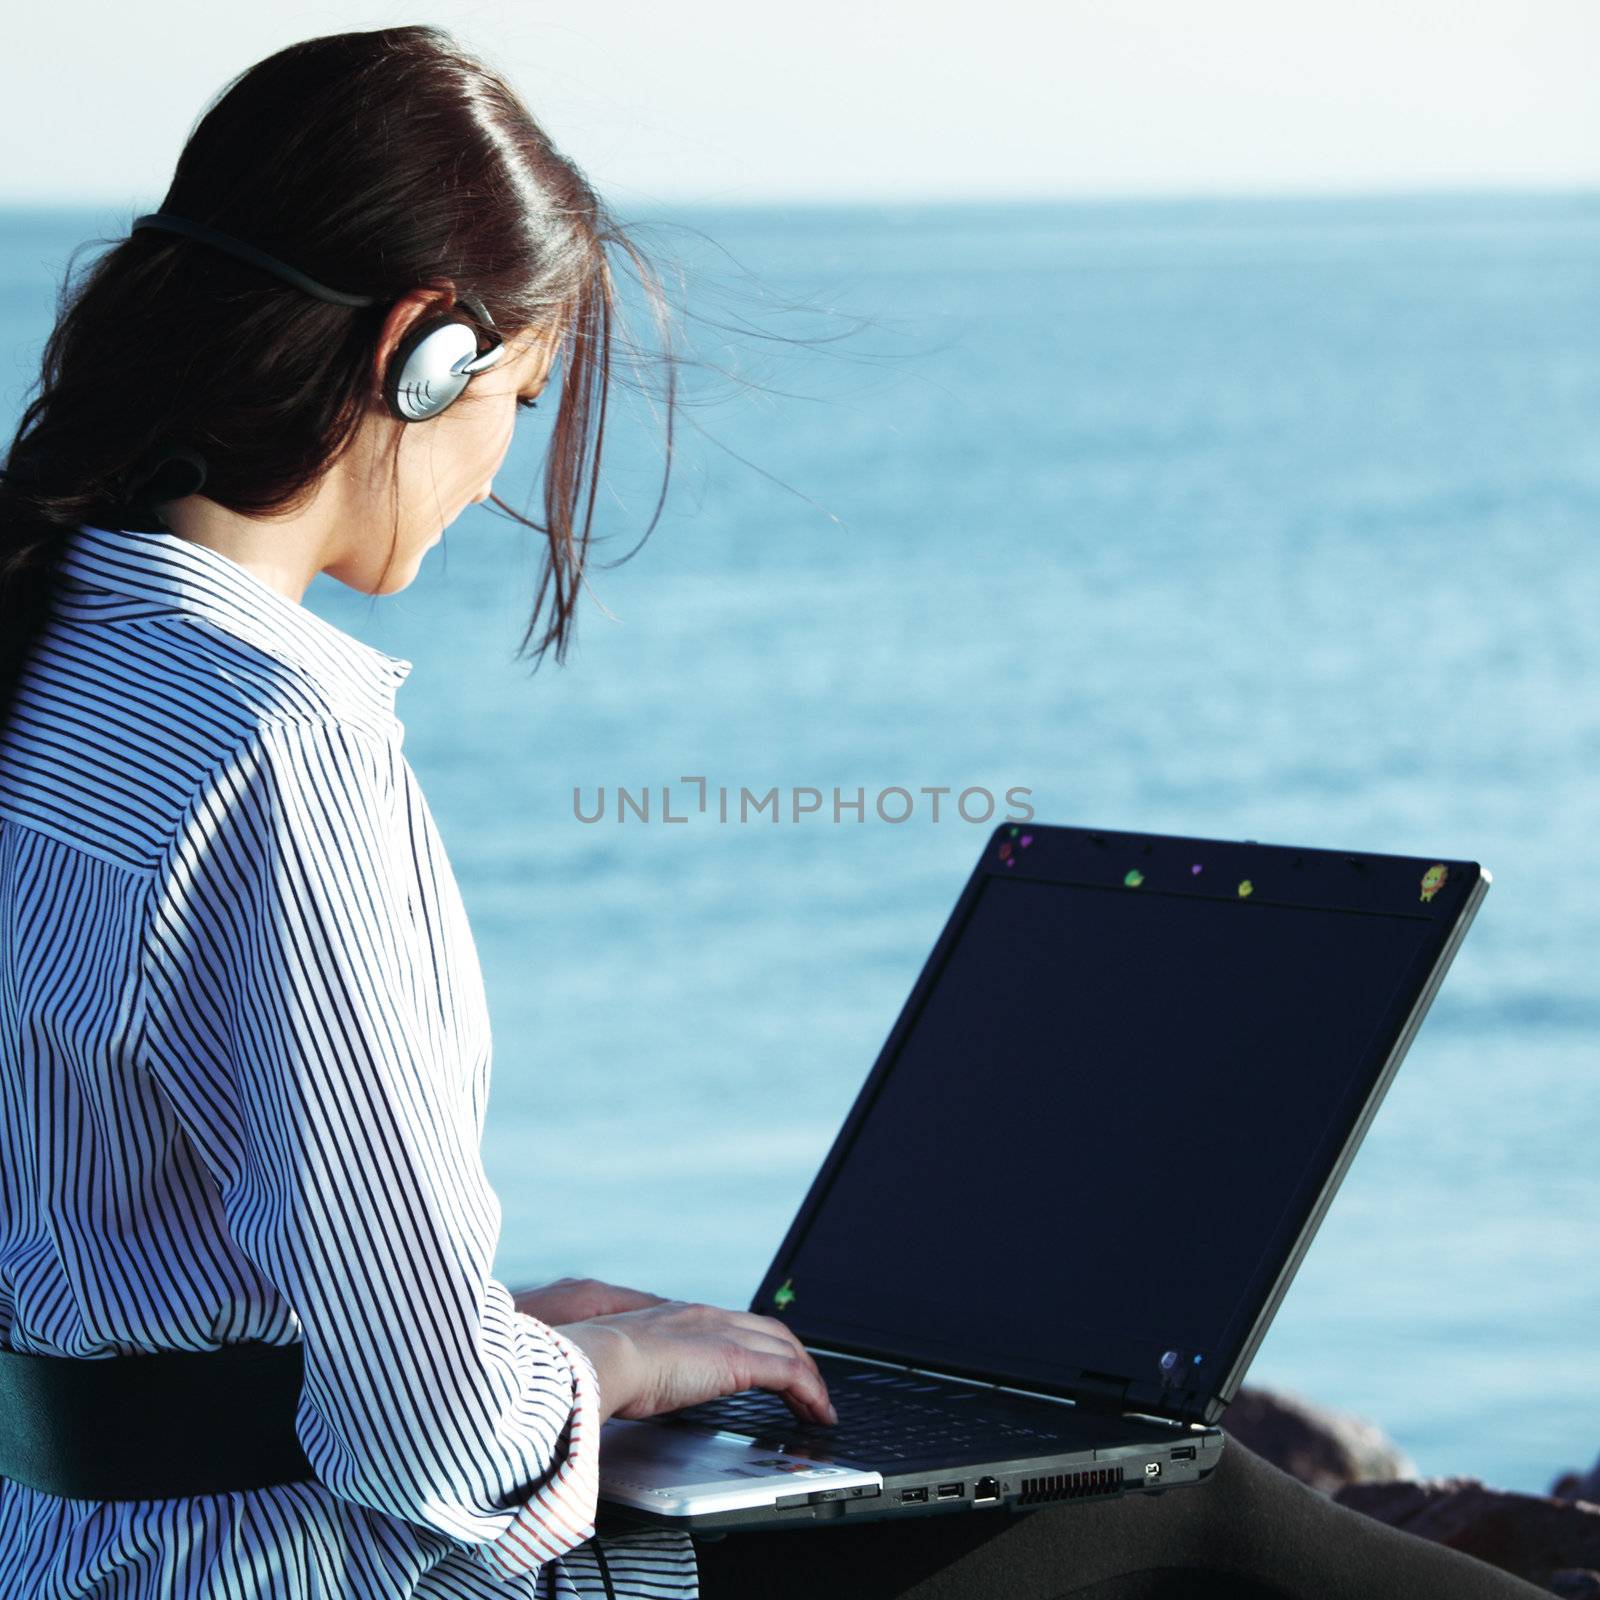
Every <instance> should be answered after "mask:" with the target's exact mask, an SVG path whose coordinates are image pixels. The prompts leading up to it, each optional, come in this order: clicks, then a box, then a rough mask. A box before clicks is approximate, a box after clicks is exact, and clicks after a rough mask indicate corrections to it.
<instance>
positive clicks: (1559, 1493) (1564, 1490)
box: [1550, 1461, 1600, 1505]
mask: <svg viewBox="0 0 1600 1600" xmlns="http://www.w3.org/2000/svg"><path fill="white" fill-rule="evenodd" d="M1550 1493H1551V1494H1553V1495H1554V1496H1555V1497H1556V1499H1557V1500H1588V1501H1590V1502H1591V1503H1593V1504H1594V1505H1600V1461H1596V1462H1595V1464H1594V1465H1593V1466H1592V1467H1590V1468H1589V1470H1588V1471H1587V1472H1563V1473H1562V1474H1561V1476H1560V1477H1559V1478H1557V1479H1556V1481H1555V1482H1554V1483H1552V1484H1551V1485H1550Z"/></svg>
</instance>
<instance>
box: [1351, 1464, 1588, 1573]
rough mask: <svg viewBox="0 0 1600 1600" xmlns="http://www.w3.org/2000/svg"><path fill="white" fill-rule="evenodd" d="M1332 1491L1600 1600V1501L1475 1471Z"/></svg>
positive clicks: (1371, 1511)
mask: <svg viewBox="0 0 1600 1600" xmlns="http://www.w3.org/2000/svg"><path fill="white" fill-rule="evenodd" d="M1333 1498H1334V1499H1335V1500H1337V1501H1338V1502H1339V1504H1340V1505H1344V1506H1349V1507H1351V1509H1353V1510H1355V1511H1360V1512H1362V1513H1364V1514H1365V1515H1366V1516H1369V1517H1376V1518H1377V1519H1378V1521H1380V1522H1387V1523H1389V1524H1391V1525H1392V1526H1393V1527H1396V1528H1404V1529H1405V1530H1406V1532H1407V1533H1414V1534H1417V1535H1419V1536H1420V1537H1421V1538H1424V1539H1434V1540H1437V1541H1438V1543H1440V1544H1447V1545H1449V1546H1450V1547H1451V1549H1453V1550H1464V1551H1465V1552H1466V1553H1467V1554H1468V1555H1472V1556H1477V1557H1478V1559H1479V1560H1480V1561H1487V1562H1489V1563H1490V1564H1491V1565H1493V1566H1496V1567H1503V1568H1504V1569H1505V1570H1506V1571H1507V1572H1514V1573H1516V1574H1517V1576H1518V1577H1521V1578H1526V1579H1527V1580H1528V1581H1529V1582H1530V1583H1536V1584H1538V1585H1539V1586H1540V1587H1541V1588H1546V1589H1550V1590H1552V1592H1553V1593H1556V1594H1561V1595H1566V1596H1569V1597H1571V1600H1600V1505H1591V1504H1589V1503H1588V1502H1586V1501H1582V1500H1576V1501H1574V1500H1560V1499H1557V1498H1556V1497H1555V1496H1553V1495H1539V1494H1521V1493H1518V1492H1516V1491H1514V1490H1510V1489H1491V1488H1488V1487H1487V1486H1486V1485H1485V1484H1483V1483H1480V1482H1479V1481H1478V1480H1477V1479H1476V1478H1431V1479H1425V1480H1423V1481H1422V1482H1420V1483H1406V1482H1395V1483H1381V1482H1369V1483H1350V1484H1346V1485H1345V1486H1344V1487H1343V1488H1342V1489H1340V1490H1338V1492H1337V1493H1335V1495H1334V1497H1333ZM1558 1583H1559V1584H1560V1585H1561V1587H1556V1585H1557V1584H1558Z"/></svg>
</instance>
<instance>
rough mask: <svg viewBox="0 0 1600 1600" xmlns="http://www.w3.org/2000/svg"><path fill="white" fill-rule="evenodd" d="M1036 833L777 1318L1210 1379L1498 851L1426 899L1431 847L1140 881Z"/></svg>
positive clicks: (1032, 1369)
mask: <svg viewBox="0 0 1600 1600" xmlns="http://www.w3.org/2000/svg"><path fill="white" fill-rule="evenodd" d="M1034 831H1035V832H1037V834H1038V835H1039V837H1038V840H1037V843H1038V844H1039V845H1041V846H1043V847H1044V848H1040V849H1039V850H1038V853H1037V854H1036V855H1032V856H1030V857H1029V866H1030V868H1032V869H1033V870H1029V871H1026V872H1023V873H1017V872H1008V871H1002V870H999V865H1000V864H999V863H998V862H996V861H991V862H990V863H989V864H988V865H986V866H981V867H980V870H979V871H978V872H977V873H976V874H975V875H974V879H973V881H972V883H970V884H969V885H968V889H967V892H966V893H965V894H964V895H963V897H962V904H961V905H959V906H958V907H957V911H956V914H955V915H954V916H953V917H952V919H951V924H950V926H949V927H947V929H946V930H945V934H944V936H943V937H942V938H941V941H940V946H939V948H936V950H935V952H934V955H933V957H930V961H929V965H928V967H927V968H926V969H925V970H924V973H923V976H922V978H921V980H919V983H918V987H917V991H916V992H914V994H913V996H912V1000H911V1001H910V1002H908V1005H907V1010H906V1012H905V1013H904V1014H903V1015H902V1017H901V1019H900V1022H899V1023H898V1024H897V1025H896V1029H895V1033H894V1035H892V1036H891V1039H890V1043H889V1045H888V1046H886V1047H885V1055H884V1056H883V1057H882V1058H880V1061H879V1063H878V1066H877V1068H876V1069H875V1071H874V1075H873V1079H872V1080H871V1081H870V1082H869V1085H868V1088H867V1090H866V1091H864V1092H863V1097H862V1100H861V1101H860V1102H858V1105H857V1107H856V1110H855V1112H853V1113H852V1118H851V1121H850V1122H849V1123H847V1125H846V1128H845V1131H844V1132H843V1133H842V1134H841V1136H840V1140H839V1143H838V1144H837V1145H836V1147H835V1151H834V1154H833V1155H832V1156H831V1157H830V1160H829V1163H828V1164H827V1165H825V1166H824V1169H823V1172H822V1173H821V1174H819V1177H818V1181H817V1184H816V1185H815V1186H814V1187H813V1191H812V1195H811V1196H810V1198H809V1199H808V1201H807V1204H806V1207H805V1209H804V1210H803V1211H802V1213H801V1216H800V1217H799V1219H797V1222H796V1224H795V1227H794V1228H793V1229H792V1230H791V1233H790V1237H789V1239H788V1240H786V1241H785V1245H784V1249H783V1251H782V1252H780V1255H779V1258H778V1260H777V1261H776V1262H775V1263H774V1265H773V1268H772V1270H771V1272H769V1274H768V1277H767V1279H766V1280H765V1282H764V1283H763V1286H762V1290H761V1291H760V1292H759V1293H758V1296H757V1300H756V1302H755V1305H754V1308H755V1309H757V1310H761V1311H763V1312H766V1313H768V1314H778V1313H779V1312H781V1313H782V1314H783V1316H784V1317H785V1320H786V1321H788V1322H789V1324H790V1325H791V1326H792V1327H793V1328H794V1329H795V1331H796V1332H797V1333H799V1334H800V1335H801V1337H802V1338H804V1339H807V1340H809V1341H811V1342H814V1343H821V1344H826V1345H830V1346H832V1347H834V1348H843V1349H859V1350H861V1351H862V1352H863V1353H873V1354H878V1355H880V1356H886V1357H889V1358H894V1359H902V1360H907V1361H909V1362H911V1363H912V1364H913V1365H917V1364H925V1365H932V1366H939V1367H944V1368H948V1369H950V1370H955V1371H963V1370H968V1371H972V1372H973V1373H974V1374H975V1375H983V1376H990V1377H993V1378H995V1379H997V1380H999V1381H1010V1382H1014V1383H1018V1384H1019V1385H1021V1386H1024V1387H1026V1386H1035V1387H1041V1388H1045V1389H1051V1388H1061V1387H1063V1386H1065V1387H1067V1388H1070V1387H1071V1383H1070V1381H1069V1380H1070V1379H1071V1378H1072V1376H1073V1375H1075V1374H1077V1373H1078V1372H1080V1371H1081V1370H1084V1369H1087V1370H1089V1371H1092V1372H1096V1373H1102V1374H1107V1375H1112V1376H1114V1377H1119V1378H1127V1379H1131V1380H1134V1381H1136V1382H1137V1383H1138V1384H1140V1385H1141V1386H1143V1385H1145V1384H1147V1383H1155V1384H1157V1385H1158V1386H1159V1388H1160V1389H1161V1391H1162V1392H1163V1393H1164V1394H1170V1395H1171V1397H1172V1398H1173V1399H1174V1400H1176V1399H1177V1398H1178V1393H1177V1391H1178V1390H1181V1389H1185V1388H1187V1389H1192V1390H1194V1391H1196V1392H1198V1393H1202V1394H1203V1393H1211V1392H1215V1390H1216V1389H1217V1388H1218V1386H1219V1385H1220V1384H1221V1382H1222V1380H1223V1378H1224V1376H1225V1374H1226V1371H1227V1369H1228V1368H1229V1367H1230V1366H1231V1364H1232V1362H1233V1360H1234V1358H1235V1357H1236V1356H1237V1355H1238V1354H1239V1351H1240V1349H1241V1348H1242V1346H1243V1344H1244V1341H1245V1340H1246V1338H1247V1337H1248V1335H1249V1334H1250V1332H1251V1329H1252V1326H1253V1325H1254V1323H1255V1321H1256V1318H1257V1316H1258V1314H1259V1312H1260V1310H1261V1308H1262V1306H1263V1304H1264V1303H1265V1301H1266V1299H1267V1297H1268V1295H1269V1293H1270V1291H1271V1288H1272V1285H1273V1283H1274V1281H1275V1280H1276V1278H1277V1276H1278V1273H1279V1271H1280V1269H1281V1267H1282V1265H1283V1262H1284V1260H1285V1258H1286V1256H1287V1255H1288V1253H1289V1251H1290V1250H1291V1248H1292V1247H1293V1245H1294V1242H1295V1240H1296V1238H1297V1237H1298V1235H1299V1233H1300V1230H1301V1228H1302V1226H1303V1225H1304V1223H1305V1222H1306V1219H1307V1216H1308V1214H1309V1212H1310V1209H1311V1207H1312V1205H1313V1203H1314V1201H1315V1199H1316V1196H1317V1194H1318V1193H1319V1192H1320V1190H1321V1188H1322V1186H1323V1184H1324V1183H1325V1181H1326V1179H1327V1177H1328V1175H1329V1172H1330V1171H1331V1170H1332V1169H1333V1167H1334V1165H1335V1163H1336V1161H1337V1160H1338V1157H1339V1154H1340V1152H1341V1150H1343V1148H1344V1146H1345V1144H1346V1142H1347V1140H1348V1138H1349V1135H1350V1133H1351V1130H1352V1128H1353V1127H1354V1125H1355V1124H1356V1122H1357V1121H1358V1119H1359V1117H1360V1114H1361V1111H1362V1109H1363V1106H1364V1104H1365V1102H1366V1101H1367V1099H1368V1096H1369V1094H1370V1092H1371V1090H1372V1088H1373V1085H1374V1083H1375V1081H1376V1079H1377V1077H1378V1075H1379V1073H1380V1072H1381V1069H1382V1067H1383V1064H1384V1061H1385V1060H1386V1058H1387V1056H1388V1054H1389V1051H1390V1048H1391V1047H1392V1045H1393V1042H1394V1040H1395V1038H1396V1037H1397V1036H1398V1033H1399V1031H1400V1029H1401V1027H1402V1026H1403V1025H1404V1022H1405V1020H1406V1017H1407V1016H1408V1015H1409V1013H1410V1011H1411V1009H1412V1007H1413V1005H1414V1003H1415V1000H1416V998H1417V995H1418V993H1419V991H1420V990H1421V988H1422V987H1423V985H1424V984H1425V982H1426V981H1427V978H1428V976H1429V974H1430V972H1431V971H1432V968H1433V967H1434V965H1435V963H1436V960H1437V957H1438V955H1439V952H1440V950H1441V948H1442V946H1443V944H1444V936H1445V934H1446V933H1447V932H1448V930H1449V925H1450V924H1451V923H1452V922H1453V921H1454V920H1455V914H1456V913H1458V911H1459V905H1460V900H1461V897H1462V890H1463V888H1464V883H1463V880H1465V879H1467V878H1469V877H1476V875H1477V869H1476V867H1475V866H1474V865H1473V864H1471V863H1466V864H1457V867H1456V872H1455V877H1456V880H1457V881H1456V882H1455V883H1453V884H1450V891H1451V892H1450V894H1449V895H1445V894H1443V893H1442V892H1441V891H1440V889H1436V891H1435V893H1433V894H1428V892H1427V883H1426V882H1424V883H1423V885H1422V890H1421V892H1419V888H1418V883H1419V875H1421V874H1424V873H1425V872H1426V871H1427V869H1428V867H1429V865H1430V864H1429V863H1426V862H1416V863H1413V862H1411V861H1408V860H1401V859H1400V858H1395V857H1365V858H1361V870H1360V872H1359V874H1352V873H1351V872H1350V871H1349V869H1348V868H1345V867H1343V866H1342V863H1344V862H1347V861H1350V860H1353V859H1355V858H1348V857H1337V856H1333V855H1331V854H1329V855H1325V856H1324V855H1322V854H1320V853H1312V852H1292V851H1289V850H1287V849H1283V848H1281V847H1275V846H1256V847H1253V848H1252V847H1246V846H1239V845H1229V846H1216V847H1214V849H1215V850H1216V851H1219V852H1226V851H1232V852H1234V853H1235V859H1233V860H1231V861H1230V860H1227V859H1221V860H1217V861H1216V862H1215V865H1216V866H1217V867H1218V871H1217V873H1216V874H1214V875H1213V877H1212V878H1211V879H1209V880H1207V881H1206V882H1205V887H1204V888H1201V887H1200V884H1199V882H1198V881H1197V880H1198V879H1199V878H1201V877H1202V876H1203V874H1202V872H1201V867H1202V866H1206V865H1208V863H1204V862H1203V863H1198V864H1197V863H1195V862H1191V861H1189V860H1188V857H1189V856H1191V855H1194V854H1198V853H1201V851H1200V849H1199V848H1198V847H1204V846H1206V845H1207V843H1208V842H1207V841H1186V840H1161V841H1157V843H1158V844H1159V845H1160V846H1161V848H1160V849H1159V850H1157V851H1156V852H1154V855H1153V856H1152V855H1151V853H1150V852H1149V851H1148V850H1146V852H1145V853H1144V854H1143V855H1141V856H1139V857H1138V859H1139V860H1140V861H1141V862H1142V863H1143V868H1144V870H1140V869H1139V868H1131V869H1129V871H1128V873H1126V874H1123V873H1122V870H1121V869H1122V861H1121V860H1120V858H1119V857H1118V856H1117V853H1116V850H1115V849H1112V850H1111V851H1109V852H1108V851H1107V850H1106V848H1105V847H1104V844H1103V843H1102V844H1101V846H1100V847H1098V848H1088V847H1087V846H1083V845H1082V841H1081V840H1076V841H1075V840H1073V838H1072V837H1071V835H1070V834H1069V832H1068V830H1064V829H1063V830H1054V829H1038V830H1034ZM1075 845H1076V846H1078V848H1074V846H1075ZM1291 860H1292V861H1294V862H1296V863H1297V865H1296V866H1294V867H1293V868H1291V867H1290V865H1289V863H1290V862H1291ZM1075 868H1076V869H1077V870H1074V869H1075ZM1443 868H1444V864H1442V863H1441V864H1439V869H1443ZM1439 869H1436V870H1439ZM1338 870H1343V871H1344V874H1345V878H1346V879H1349V882H1348V883H1346V882H1345V881H1344V880H1343V879H1340V878H1338V877H1337V876H1336V872H1337V871H1338ZM1246 873H1254V876H1255V878H1256V879H1257V882H1256V883H1254V884H1252V883H1250V882H1249V881H1248V879H1247V878H1246V877H1245V876H1244V874H1246ZM1391 877H1392V879H1393V884H1392V886H1391V885H1390V883H1389V882H1388V879H1389V878H1391ZM1447 877H1448V872H1447ZM1441 888H1442V886H1441ZM1445 901H1449V902H1450V903H1449V904H1448V905H1447V904H1445V903H1444V902H1445ZM830 1169H831V1170H830ZM1180 1366H1181V1369H1182V1370H1181V1373H1180V1371H1178V1370H1176V1369H1178V1368H1179V1367H1180Z"/></svg>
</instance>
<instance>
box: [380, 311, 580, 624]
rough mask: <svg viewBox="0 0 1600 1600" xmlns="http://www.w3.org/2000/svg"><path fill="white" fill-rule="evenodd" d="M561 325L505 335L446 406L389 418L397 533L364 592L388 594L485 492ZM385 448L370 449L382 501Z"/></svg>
mask: <svg viewBox="0 0 1600 1600" xmlns="http://www.w3.org/2000/svg"><path fill="white" fill-rule="evenodd" d="M560 332H561V327H560V324H559V323H557V324H555V325H554V326H553V327H551V328H549V329H531V330H526V331H524V332H523V333H520V334H514V335H511V336H510V337H508V338H507V340H506V346H505V354H504V355H503V356H502V357H501V358H500V361H499V363H498V364H497V365H495V366H493V367H491V368H489V370H488V371H487V372H482V373H479V374H478V375H477V376H476V377H474V378H473V379H472V381H471V382H470V383H469V384H468V385H467V387H466V389H465V391H464V392H463V393H462V394H461V396H460V397H459V398H458V399H457V400H456V401H455V402H454V403H453V404H452V405H451V406H450V407H449V408H448V409H447V410H446V411H444V412H442V413H441V414H440V415H439V416H437V417H434V418H432V419H431V420H429V421H427V422H420V423H418V422H413V423H403V424H395V426H399V427H401V428H403V430H404V431H403V433H402V435H401V438H400V456H399V489H400V506H399V510H400V518H399V521H400V538H399V542H398V545H397V547H396V550H395V558H394V560H393V562H392V563H391V564H390V567H389V572H388V575H387V577H386V578H385V580H384V585H383V588H382V589H381V590H374V591H370V592H374V593H382V594H392V593H394V592H395V591H396V590H397V589H403V588H404V587H405V586H406V585H407V584H408V583H410V582H411V580H412V579H413V578H414V577H415V576H416V573H417V568H418V566H419V565H420V564H421V561H422V558H423V556H424V555H426V554H427V552H428V551H429V550H430V549H431V548H432V547H433V545H434V544H436V543H437V542H438V540H439V538H440V537H441V535H442V534H443V533H444V530H445V529H446V528H447V527H449V526H450V524H451V523H452V522H454V521H455V519H456V518H457V517H458V516H460V515H461V513H462V511H464V510H465V509H466V508H467V506H469V505H476V504H478V503H479V502H481V501H484V500H487V499H488V498H489V496H490V494H491V493H492V492H493V490H494V476H495V474H496V473H497V472H498V471H499V470H500V467H501V464H502V463H503V462H504V461H505V458H506V453H507V451H509V450H510V448H511V440H512V437H513V435H514V433H515V432H516V425H517V417H518V402H519V401H521V400H531V399H533V398H535V397H536V396H537V395H538V394H539V393H540V392H541V391H542V390H543V388H544V386H545V384H546V382H547V381H548V379H549V374H550V368H551V366H552V365H553V364H554V360H555V352H556V347H557V346H558V344H559V343H560ZM386 451H387V442H385V444H384V447H383V449H381V450H380V449H374V451H373V454H372V456H371V457H370V460H371V462H372V473H373V478H372V488H373V490H374V492H375V493H378V494H380V495H381V497H382V501H383V502H386V501H387V499H388V494H389V490H388V483H389V478H388V471H387V468H386V465H385V463H386V462H387V454H386ZM385 520H386V519H385ZM385 543H387V541H385Z"/></svg>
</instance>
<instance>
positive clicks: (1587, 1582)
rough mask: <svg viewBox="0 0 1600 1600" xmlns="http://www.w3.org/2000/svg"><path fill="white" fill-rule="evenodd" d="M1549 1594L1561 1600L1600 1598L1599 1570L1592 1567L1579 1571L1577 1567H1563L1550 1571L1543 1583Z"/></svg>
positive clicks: (1595, 1599)
mask: <svg viewBox="0 0 1600 1600" xmlns="http://www.w3.org/2000/svg"><path fill="white" fill-rule="evenodd" d="M1545 1588H1547V1589H1548V1590H1549V1591H1550V1593H1551V1594H1558V1595H1560V1596H1562V1600H1600V1572H1596V1571H1595V1570H1594V1568H1593V1567H1589V1568H1586V1569H1584V1570H1582V1571H1580V1570H1579V1569H1578V1568H1577V1567H1563V1568H1562V1569H1561V1570H1560V1571H1559V1572H1552V1573H1551V1574H1550V1577H1549V1581H1548V1582H1547V1583H1546V1584H1545Z"/></svg>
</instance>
